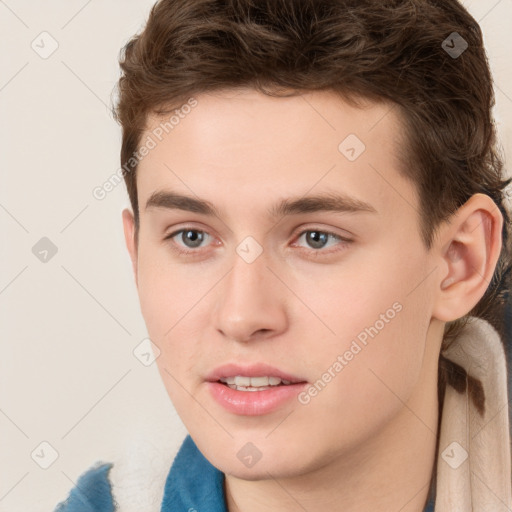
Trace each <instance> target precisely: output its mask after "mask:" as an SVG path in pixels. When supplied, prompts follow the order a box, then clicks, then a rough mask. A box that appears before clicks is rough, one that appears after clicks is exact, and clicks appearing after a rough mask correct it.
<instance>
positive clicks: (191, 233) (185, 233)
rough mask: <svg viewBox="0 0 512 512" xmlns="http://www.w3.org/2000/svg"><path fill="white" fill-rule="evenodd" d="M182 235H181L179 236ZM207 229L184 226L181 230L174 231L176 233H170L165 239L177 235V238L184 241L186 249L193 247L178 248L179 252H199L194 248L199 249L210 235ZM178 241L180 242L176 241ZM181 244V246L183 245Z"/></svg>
mask: <svg viewBox="0 0 512 512" xmlns="http://www.w3.org/2000/svg"><path fill="white" fill-rule="evenodd" d="M178 235H181V236H178ZM209 236H210V235H208V234H207V233H206V232H205V231H201V230H199V229H192V228H184V229H180V230H179V231H174V233H171V234H170V235H167V236H166V237H165V238H164V240H171V239H173V238H175V237H177V240H181V242H183V246H184V247H185V249H192V250H183V249H180V248H178V249H176V250H177V251H178V252H181V253H190V252H197V251H194V249H197V248H198V247H200V245H201V243H202V242H203V241H204V240H205V239H206V237H209ZM176 243H178V242H176ZM179 246H180V244H178V247H179ZM183 246H181V247H183Z"/></svg>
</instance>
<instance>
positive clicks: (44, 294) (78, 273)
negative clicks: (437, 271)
mask: <svg viewBox="0 0 512 512" xmlns="http://www.w3.org/2000/svg"><path fill="white" fill-rule="evenodd" d="M464 3H465V5H466V6H467V7H468V8H469V10H470V11H471V13H472V14H473V15H474V16H475V18H476V19H477V20H478V21H479V22H480V24H481V26H482V28H483V30H484V33H485V40H486V46H487V49H488V53H489V57H490V62H491V67H492V70H493V73H494V78H495V82H496V99H497V108H496V111H495V116H496V119H497V121H498V124H499V128H500V137H501V141H502V144H503V146H504V150H505V153H506V155H508V156H509V157H510V155H512V63H511V59H510V48H511V47H512V35H511V31H510V27H511V24H512V0H473V1H466V2H464ZM152 4H153V0H137V1H135V0H101V1H100V0H89V1H87V0H66V1H64V0H49V1H45V2H44V3H43V2H36V1H34V0H33V1H28V0H6V1H2V0H0V41H1V48H2V51H1V53H0V141H1V143H0V148H1V153H0V154H1V187H0V236H1V241H0V248H1V250H0V326H1V331H0V339H1V354H0V511H2V512H3V511H5V512H7V511H9V512H17V511H24V512H25V511H27V510H30V511H33V512H39V511H48V510H53V507H54V506H55V505H56V504H57V502H58V501H60V500H62V499H64V498H65V497H66V496H67V493H68V491H69V489H70V488H71V487H72V486H73V485H74V483H75V482H76V480H77V478H78V476H79V475H80V474H81V473H83V472H84V471H85V470H86V469H87V468H89V467H90V466H91V465H92V464H93V463H94V462H95V461H96V460H104V461H115V460H116V458H117V457H119V454H122V453H125V452H126V451H127V450H129V447H130V446H131V445H132V444H133V443H134V442H135V440H137V439H138V440H140V439H145V440H149V441H150V443H151V444H152V446H156V447H157V448H158V449H161V451H162V453H163V454H165V455H164V456H165V457H168V462H169V465H170V463H171V461H172V459H173V456H174V454H175V453H176V450H177V449H178V447H179V445H180V443H181V441H182V439H183V437H184V436H185V433H186V432H185V429H184V427H183V425H182V423H181V421H180V420H179V418H178V417H177V416H176V413H175V411H174V409H173V407H172V404H171V403H170V400H169V399H168V397H167V393H166V392H165V389H164V387H163V384H162V383H161V381H160V376H159V374H158V371H157V369H156V365H155V364H153V365H150V366H145V365H144V364H142V363H141V361H140V360H139V359H137V358H136V357H135V355H134V353H133V351H134V350H135V349H136V347H137V346H138V345H139V344H140V343H141V341H142V340H143V339H144V338H145V337H146V335H147V332H146V329H145V325H144V322H143V319H142V316H141V314H140V310H139V304H138V298H137V293H136V287H135V283H134V279H133V275H132V270H131V265H130V261H129V257H128V254H127V252H126V249H125V246H124V239H123V234H122V223H121V211H122V209H123V208H124V207H126V206H129V203H128V198H127V195H126V189H125V186H124V184H121V185H119V186H118V187H116V188H115V189H114V190H113V191H112V192H110V193H109V194H108V195H107V197H106V198H105V199H103V200H98V199H96V198H95V197H94V196H93V189H94V188H95V187H97V186H101V185H102V184H103V183H104V182H105V181H106V180H108V179H109V177H110V176H111V175H112V174H114V173H115V172H116V170H117V169H118V168H119V149H120V128H119V127H118V125H117V124H116V123H115V121H114V120H113V119H112V118H111V115H110V105H111V95H112V91H113V89H114V86H115V83H116V80H117V78H118V76H119V70H118V64H117V59H118V52H119V50H120V48H121V47H122V46H123V45H124V44H125V43H126V42H127V40H128V39H129V38H130V37H131V36H132V35H133V34H134V33H135V32H137V31H139V30H140V29H141V28H142V26H143V23H144V21H145V19H146V17H147V14H148V12H149V9H150V7H151V5H152ZM44 31H46V32H48V33H49V34H50V36H48V35H42V36H41V35H40V34H41V33H42V32H44ZM54 41H55V42H56V43H55V42H54ZM52 44H54V45H55V44H58V48H57V49H56V51H55V52H54V53H53V54H52V55H50V56H48V57H47V58H42V56H41V54H42V55H43V56H44V57H46V55H45V54H44V52H49V51H50V50H51V48H52V46H51V45H52ZM31 45H33V46H34V47H35V48H33V47H32V46H31ZM43 237H47V238H48V239H50V240H51V242H52V243H53V244H54V245H55V246H56V248H57V253H56V254H55V255H54V256H53V257H51V252H50V253H48V255H47V256H46V258H47V260H48V261H46V262H43V261H40V259H39V258H43V257H44V256H45V253H44V252H41V253H40V254H39V258H38V257H36V255H35V254H34V253H33V250H32V248H33V247H34V246H35V245H36V244H37V243H38V242H39V241H40V239H41V238H43ZM36 247H39V246H36ZM44 249H45V247H44V246H42V247H39V249H38V250H39V251H43V250H44ZM36 252H38V251H36ZM42 442H47V443H49V444H50V445H51V446H52V447H53V449H54V450H56V451H57V452H58V458H57V459H56V460H55V461H54V462H53V464H51V465H50V466H49V467H48V468H47V469H43V468H42V467H41V464H42V465H44V464H45V463H46V464H48V463H49V462H50V459H51V453H52V450H51V449H50V448H48V446H47V445H41V443H42Z"/></svg>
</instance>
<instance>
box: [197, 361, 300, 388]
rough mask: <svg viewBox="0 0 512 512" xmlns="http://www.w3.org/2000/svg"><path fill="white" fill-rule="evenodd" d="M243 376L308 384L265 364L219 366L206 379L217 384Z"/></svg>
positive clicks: (228, 364)
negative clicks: (223, 380)
mask: <svg viewBox="0 0 512 512" xmlns="http://www.w3.org/2000/svg"><path fill="white" fill-rule="evenodd" d="M237 375H241V376H244V377H279V378H280V379H281V380H288V381H290V382H292V383H297V382H306V379H303V378H301V377H298V376H296V375H293V374H291V373H288V372H285V371H283V370H280V369H279V368H275V367H274V366H271V365H268V364H265V363H250V364H240V363H227V364H223V365H221V366H218V367H217V368H215V369H214V370H212V371H211V372H210V373H209V374H208V375H207V376H206V379H205V380H207V381H209V382H217V381H218V380H220V379H225V378H226V377H236V376H237Z"/></svg>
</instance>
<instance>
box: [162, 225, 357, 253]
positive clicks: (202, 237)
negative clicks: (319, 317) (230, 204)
mask: <svg viewBox="0 0 512 512" xmlns="http://www.w3.org/2000/svg"><path fill="white" fill-rule="evenodd" d="M303 237H304V240H305V241H306V243H307V244H308V245H309V246H310V249H308V248H307V247H306V248H305V250H306V251H308V252H310V253H320V252H322V253H323V252H325V253H328V254H329V253H331V252H336V251H337V250H342V249H343V248H345V247H346V246H347V245H348V244H349V243H350V242H351V241H352V240H350V239H348V238H344V237H342V236H340V235H337V234H336V233H331V232H330V231H322V230H319V229H307V230H304V231H302V232H301V233H299V236H298V238H297V241H299V240H301V239H302V238H303ZM174 238H176V240H175V242H174V244H173V247H172V248H173V250H175V251H176V252H178V253H179V254H192V253H199V252H200V251H198V250H197V249H200V248H201V244H202V243H203V242H204V241H206V240H207V239H208V238H211V236H210V235H209V234H208V233H206V231H202V230H200V229H195V228H191V227H188V228H183V229H180V230H178V231H174V232H173V233H171V234H169V235H167V236H166V237H165V238H164V240H172V239H174ZM329 239H331V240H333V241H334V242H337V243H334V244H333V245H334V246H336V245H340V246H341V248H340V249H335V250H334V251H330V250H329V251H327V250H324V249H325V247H328V245H327V244H328V242H329ZM340 242H341V243H340ZM296 245H297V242H294V243H293V244H292V247H294V246H296Z"/></svg>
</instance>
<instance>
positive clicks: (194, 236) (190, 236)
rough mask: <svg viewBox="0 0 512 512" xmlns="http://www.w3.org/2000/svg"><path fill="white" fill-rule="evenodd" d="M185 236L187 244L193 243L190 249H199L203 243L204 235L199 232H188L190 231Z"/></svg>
mask: <svg viewBox="0 0 512 512" xmlns="http://www.w3.org/2000/svg"><path fill="white" fill-rule="evenodd" d="M183 235H185V238H184V241H185V242H187V241H188V242H192V245H191V246H190V245H189V247H198V246H199V245H200V244H201V242H202V237H203V234H202V233H199V231H193V230H188V231H185V232H184V233H183ZM196 242H197V243H196ZM194 244H195V245H194ZM185 245H188V244H187V243H185Z"/></svg>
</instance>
